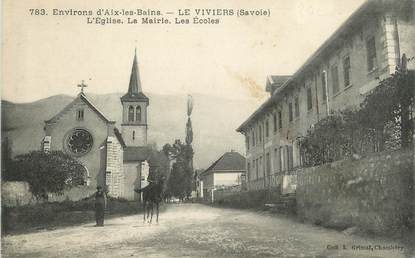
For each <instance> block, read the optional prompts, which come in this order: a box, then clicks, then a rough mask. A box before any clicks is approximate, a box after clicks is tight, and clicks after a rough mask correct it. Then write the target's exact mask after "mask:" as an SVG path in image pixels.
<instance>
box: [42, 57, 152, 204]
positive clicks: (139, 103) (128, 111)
mask: <svg viewBox="0 0 415 258" xmlns="http://www.w3.org/2000/svg"><path fill="white" fill-rule="evenodd" d="M80 86H81V87H82V91H81V93H79V94H78V96H77V97H76V98H75V99H74V100H73V101H72V102H71V103H69V104H68V105H67V106H66V107H64V108H63V109H62V110H61V111H60V112H59V113H58V114H56V115H55V116H54V117H53V118H51V119H50V120H47V121H45V127H44V130H45V137H44V139H43V141H42V148H43V151H46V152H50V151H63V152H65V153H67V154H69V155H71V156H73V157H74V158H76V159H77V160H78V161H79V162H80V163H81V164H82V165H83V166H84V170H85V171H84V174H85V175H84V176H85V180H84V181H85V183H84V185H85V187H87V188H91V189H95V187H97V186H103V187H107V189H108V191H109V194H110V195H111V196H113V197H123V198H127V199H130V200H132V199H139V198H140V196H137V195H136V194H135V192H134V189H135V188H140V187H141V184H142V181H143V180H142V175H143V174H146V173H147V175H148V170H149V168H148V165H146V164H148V163H146V162H145V161H146V160H147V159H148V157H149V156H150V154H151V151H150V149H149V148H148V146H147V107H148V104H149V99H148V98H147V97H146V96H145V95H144V93H143V92H142V89H141V82H140V76H139V71H138V64H137V55H136V54H135V55H134V60H133V65H132V70H131V75H130V83H129V87H128V91H127V93H126V94H125V95H124V96H122V97H121V105H122V106H123V116H122V119H123V121H122V124H121V128H122V133H121V132H120V131H119V130H118V129H117V128H116V122H115V121H110V120H109V119H107V117H106V116H105V115H104V114H103V113H102V112H100V111H99V110H98V108H97V107H95V106H94V104H93V103H92V102H91V101H90V100H89V99H88V97H87V96H86V95H85V94H84V92H83V87H85V85H83V84H82V85H80Z"/></svg>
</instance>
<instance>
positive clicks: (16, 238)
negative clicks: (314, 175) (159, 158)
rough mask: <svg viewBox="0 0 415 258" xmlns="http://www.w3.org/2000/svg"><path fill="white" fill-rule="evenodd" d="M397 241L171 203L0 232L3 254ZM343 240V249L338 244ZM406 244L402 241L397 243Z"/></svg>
mask: <svg viewBox="0 0 415 258" xmlns="http://www.w3.org/2000/svg"><path fill="white" fill-rule="evenodd" d="M353 245H354V246H355V247H356V246H361V248H360V249H364V248H368V246H369V245H370V246H371V247H374V248H377V247H375V246H384V247H390V248H392V247H393V246H395V245H396V246H398V247H403V245H402V244H399V243H397V242H394V241H390V240H381V239H374V238H363V237H359V236H355V235H347V234H345V233H342V232H338V231H335V230H330V229H325V228H322V227H318V226H313V225H309V224H303V223H299V222H296V221H295V220H293V219H290V218H287V217H284V216H281V215H271V214H267V213H261V212H254V211H247V210H233V209H222V208H213V207H209V206H204V205H201V204H180V205H178V204H170V205H168V207H167V208H166V209H165V211H164V212H163V213H162V214H161V215H160V223H159V225H154V224H152V225H149V224H143V222H142V217H141V215H134V216H127V217H121V218H114V219H110V220H106V221H105V227H103V228H99V227H94V225H93V224H92V223H90V224H84V225H79V226H74V227H68V228H61V229H56V230H50V231H40V232H35V233H29V234H22V235H9V236H4V237H3V238H2V255H3V257H27V258H29V257H30V258H32V257H56V258H58V257H59V258H63V257H71V258H72V257H85V258H89V257H91V258H93V257H123V258H124V257H140V258H141V257H227V258H228V257H405V255H404V252H402V251H400V250H398V249H396V247H395V249H393V250H383V251H381V250H377V249H373V250H352V249H353ZM343 247H345V248H346V249H343ZM404 250H406V247H404Z"/></svg>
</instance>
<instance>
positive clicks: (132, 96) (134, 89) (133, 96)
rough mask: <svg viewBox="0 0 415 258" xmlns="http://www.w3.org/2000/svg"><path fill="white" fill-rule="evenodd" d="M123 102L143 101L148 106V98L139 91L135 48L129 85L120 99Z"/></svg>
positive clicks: (138, 73)
mask: <svg viewBox="0 0 415 258" xmlns="http://www.w3.org/2000/svg"><path fill="white" fill-rule="evenodd" d="M123 101H144V102H147V104H148V98H147V96H146V95H144V93H143V91H142V89H141V81H140V72H139V71H138V62H137V47H136V48H135V50H134V60H133V67H132V68H131V75H130V83H129V85H128V92H127V93H126V94H125V95H124V96H122V97H121V102H123Z"/></svg>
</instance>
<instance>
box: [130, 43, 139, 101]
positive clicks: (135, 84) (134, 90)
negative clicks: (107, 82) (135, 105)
mask: <svg viewBox="0 0 415 258" xmlns="http://www.w3.org/2000/svg"><path fill="white" fill-rule="evenodd" d="M139 92H141V81H140V73H139V71H138V64H137V48H135V51H134V61H133V67H132V69H131V75H130V85H129V86H128V94H130V95H131V96H134V95H137V94H138V93H139Z"/></svg>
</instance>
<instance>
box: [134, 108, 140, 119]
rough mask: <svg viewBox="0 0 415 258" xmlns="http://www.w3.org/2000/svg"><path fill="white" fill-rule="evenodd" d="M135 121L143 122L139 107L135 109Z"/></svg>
mask: <svg viewBox="0 0 415 258" xmlns="http://www.w3.org/2000/svg"><path fill="white" fill-rule="evenodd" d="M135 121H137V122H141V107H140V106H137V107H136V108H135Z"/></svg>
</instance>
